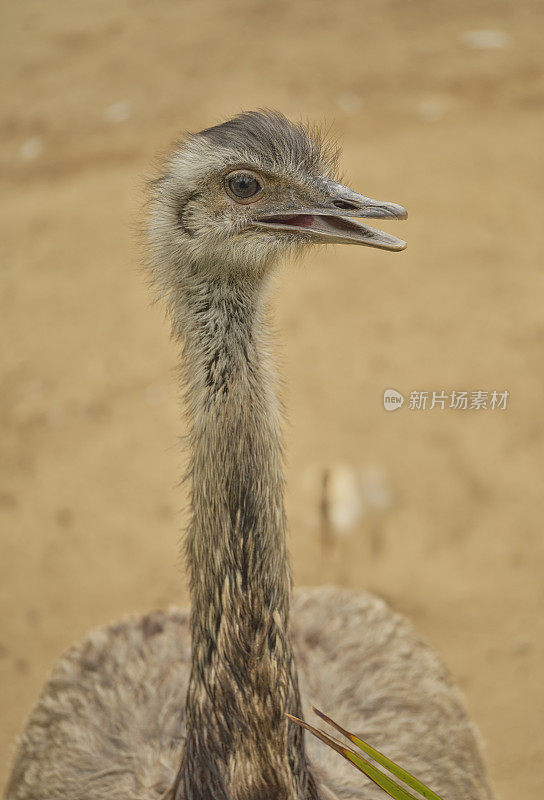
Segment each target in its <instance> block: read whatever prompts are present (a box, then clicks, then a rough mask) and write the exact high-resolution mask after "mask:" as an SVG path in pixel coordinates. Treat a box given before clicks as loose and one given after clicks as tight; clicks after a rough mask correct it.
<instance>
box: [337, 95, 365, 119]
mask: <svg viewBox="0 0 544 800" xmlns="http://www.w3.org/2000/svg"><path fill="white" fill-rule="evenodd" d="M336 105H337V106H338V108H339V109H340V111H343V112H344V114H355V113H356V112H357V111H359V110H360V109H361V108H362V107H363V106H364V100H363V98H362V97H359V95H358V94H356V93H355V92H342V94H340V95H338V97H337V98H336Z"/></svg>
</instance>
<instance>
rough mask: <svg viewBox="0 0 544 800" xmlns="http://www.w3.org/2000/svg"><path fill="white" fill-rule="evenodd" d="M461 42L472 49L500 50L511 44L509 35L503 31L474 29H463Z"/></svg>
mask: <svg viewBox="0 0 544 800" xmlns="http://www.w3.org/2000/svg"><path fill="white" fill-rule="evenodd" d="M460 39H461V42H462V43H463V44H464V45H466V46H467V47H472V48H473V49H474V50H502V49H504V48H505V47H509V46H510V44H511V39H510V36H509V35H508V34H507V33H506V32H505V31H499V30H492V29H491V28H490V29H489V30H475V31H465V32H464V33H462V34H461V36H460Z"/></svg>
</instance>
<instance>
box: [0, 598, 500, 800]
mask: <svg viewBox="0 0 544 800" xmlns="http://www.w3.org/2000/svg"><path fill="white" fill-rule="evenodd" d="M292 629H293V642H294V649H295V655H296V658H297V662H298V670H299V679H300V684H301V690H302V698H303V706H304V711H305V713H306V715H307V717H308V718H309V717H311V706H312V705H316V706H317V707H319V708H321V709H322V710H323V711H325V712H326V713H329V714H332V715H334V717H335V719H338V720H339V721H341V723H342V724H343V725H344V726H346V727H347V728H348V729H350V730H353V731H355V732H357V733H359V734H360V735H361V736H362V737H363V738H365V739H366V740H368V741H369V742H370V743H371V744H373V745H375V746H377V747H378V748H379V749H382V750H383V751H385V752H386V753H387V754H388V755H389V756H390V757H391V758H393V759H394V760H396V761H398V762H399V763H401V764H402V765H403V766H405V767H407V768H408V769H409V770H410V771H412V772H413V773H414V774H416V775H417V776H418V777H420V778H421V779H422V780H424V781H425V782H426V783H427V784H428V785H430V786H431V787H432V788H433V789H435V790H436V791H437V792H438V793H439V794H441V796H442V797H444V798H445V800H450V798H454V799H455V800H489V798H491V797H492V794H491V790H490V788H489V785H488V783H487V780H486V778H485V771H484V768H483V765H482V761H481V757H480V754H479V748H478V744H477V741H476V735H475V732H474V730H473V727H472V725H471V723H470V721H469V719H468V717H467V715H466V712H465V710H464V707H463V703H462V700H461V699H460V697H459V694H458V692H457V690H456V689H455V687H454V686H453V685H452V682H451V679H450V677H449V675H448V674H447V672H446V670H445V668H444V666H443V665H442V664H441V662H440V660H439V659H438V657H437V656H436V655H435V653H434V652H433V651H432V650H431V649H430V648H429V647H428V646H427V645H425V644H424V643H423V642H422V641H421V640H420V639H419V638H418V637H417V635H416V634H415V632H414V630H413V628H412V626H411V625H410V624H409V623H408V622H407V621H406V620H405V619H404V618H402V617H401V616H400V615H398V614H396V613H394V612H393V611H391V610H390V609H389V608H388V607H387V606H386V605H385V603H384V602H383V601H381V600H379V599H378V598H376V597H373V596H371V595H368V594H354V593H350V592H347V591H341V590H338V589H333V588H319V589H312V590H309V591H306V592H303V593H300V594H298V595H295V599H294V602H293V607H292ZM189 669H190V632H189V615H188V613H187V612H185V611H179V610H176V609H172V610H170V611H168V612H164V613H163V612H154V613H152V614H149V615H148V616H145V617H140V618H133V619H127V620H125V621H122V622H120V623H118V624H116V625H113V626H111V627H108V628H102V629H100V630H98V631H96V632H95V633H94V634H92V635H91V636H90V637H89V638H88V639H87V640H86V641H85V642H83V643H82V644H81V645H78V646H76V647H74V648H72V649H71V650H70V651H69V652H68V653H67V654H66V655H65V657H64V658H63V659H62V660H61V661H60V662H59V664H58V665H57V667H56V668H55V671H54V673H53V675H52V677H51V679H50V680H49V682H48V684H47V685H46V686H45V688H44V691H43V693H42V696H41V698H40V700H39V702H38V705H37V707H36V708H35V710H34V712H33V714H32V716H31V718H30V721H29V723H28V725H27V728H26V731H25V733H24V735H23V737H22V740H21V742H20V745H19V750H18V754H17V758H16V762H15V766H14V770H13V774H12V778H11V783H10V786H9V788H8V792H7V798H8V800H74V798H81V800H104V799H105V798H107V800H127V798H131V800H158V798H160V797H161V796H162V795H163V793H165V792H167V791H168V790H169V788H170V787H171V785H172V782H173V780H174V777H175V774H176V771H177V768H178V765H179V759H180V755H181V750H182V743H183V739H184V736H185V717H184V713H183V708H184V699H185V693H186V690H187V683H188V679H189ZM307 749H308V751H309V757H310V763H311V765H312V767H313V769H314V772H315V774H316V777H317V779H318V785H319V786H320V787H323V786H324V787H326V788H325V789H324V791H323V798H330V794H328V793H327V789H328V790H329V791H330V792H333V794H334V795H336V796H337V797H338V798H341V799H342V800H343V798H346V799H347V798H354V800H355V799H356V798H361V800H363V799H364V800H383V798H384V794H383V792H382V790H381V789H378V788H377V787H375V786H374V785H373V784H371V783H370V782H368V781H365V779H364V778H363V777H362V776H361V774H360V773H358V772H357V771H356V770H354V769H353V768H352V767H351V766H350V765H348V764H346V763H345V762H343V761H342V759H340V758H339V757H338V755H337V754H336V753H334V752H333V751H328V750H327V749H326V748H324V747H323V746H322V745H321V744H320V743H319V742H317V741H314V740H313V738H312V737H308V741H307ZM75 764H77V768H76V767H74V765H75Z"/></svg>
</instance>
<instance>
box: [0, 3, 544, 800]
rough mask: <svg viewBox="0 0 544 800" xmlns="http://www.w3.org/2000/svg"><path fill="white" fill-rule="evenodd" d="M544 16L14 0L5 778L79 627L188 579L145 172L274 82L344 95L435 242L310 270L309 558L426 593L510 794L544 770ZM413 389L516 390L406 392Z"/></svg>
mask: <svg viewBox="0 0 544 800" xmlns="http://www.w3.org/2000/svg"><path fill="white" fill-rule="evenodd" d="M543 24H544V6H543V4H542V3H536V2H535V3H530V2H513V0H512V1H511V2H502V3H496V2H481V0H476V2H475V0H470V1H469V0H458V2H456V3H445V2H442V1H440V0H435V2H433V3H430V2H423V0H418V1H417V2H412V3H405V2H401V0H365V2H341V1H339V0H336V2H332V1H331V0H327V2H319V0H317V1H316V2H311V0H297V2H296V3H287V2H282V1H281V0H272V2H271V1H270V0H268V2H262V3H261V2H223V3H221V2H219V0H215V2H212V1H211V0H199V2H177V3H176V2H173V0H160V2H154V3H153V4H150V3H145V2H143V0H118V1H117V2H116V3H111V2H109V1H108V2H106V0H92V2H90V3H73V2H72V3H71V2H66V0H64V1H63V0H49V2H48V3H47V4H44V3H42V2H39V1H38V0H34V1H32V0H24V1H23V0H21V1H20V2H18V3H11V4H6V5H5V7H4V9H3V25H2V27H3V33H2V37H3V42H2V47H1V62H2V68H1V71H0V76H1V77H0V80H1V82H2V95H3V99H2V111H1V137H2V147H1V152H0V159H1V161H2V167H3V174H4V178H3V181H4V184H5V185H4V192H3V201H4V202H3V209H2V215H1V222H2V226H3V235H2V244H1V248H2V250H1V252H2V281H1V291H2V294H1V311H0V326H1V330H0V342H1V344H0V346H1V349H2V356H1V385H2V388H1V393H0V413H1V431H0V435H1V454H2V464H1V490H0V514H1V517H0V519H1V531H2V532H1V544H2V557H1V560H0V601H1V633H0V706H1V710H0V718H1V719H2V730H1V737H0V753H1V754H2V755H1V757H0V761H1V767H0V780H2V779H4V778H5V777H6V775H7V768H8V761H9V758H10V757H11V748H12V746H13V742H14V739H15V736H16V734H17V733H18V732H19V731H20V730H21V728H22V726H23V724H24V720H25V716H26V714H27V713H28V711H29V709H30V708H31V706H32V704H33V702H34V700H35V698H36V696H37V693H38V691H39V689H40V686H41V685H42V683H43V681H44V679H45V677H46V675H47V673H48V670H49V669H50V668H51V666H52V665H53V663H54V662H55V659H56V658H57V657H58V656H59V654H60V653H61V652H62V651H63V650H64V649H65V648H66V647H67V646H68V645H69V644H70V643H71V642H73V641H74V640H77V639H80V638H81V637H83V636H84V635H85V633H86V632H87V631H88V630H89V629H90V628H93V627H94V626H97V625H100V624H102V623H105V622H108V621H109V620H112V619H115V618H116V617H119V616H122V615H123V614H125V613H127V612H136V611H144V610H147V609H150V608H153V607H157V606H159V607H165V606H168V605H169V604H172V603H177V604H184V603H186V602H187V590H186V587H185V582H184V577H183V573H182V570H181V569H180V567H179V564H178V563H177V560H176V553H177V552H178V540H179V536H180V530H181V528H182V526H183V521H184V510H183V507H184V497H183V494H182V491H181V489H180V488H178V487H177V485H176V484H177V480H178V478H179V476H180V475H181V469H182V462H183V456H182V453H181V450H180V448H179V446H178V445H176V441H177V437H178V436H179V435H180V434H182V433H183V422H182V421H181V420H180V415H179V410H178V405H177V399H176V393H177V387H176V383H175V377H174V365H175V362H176V352H175V349H174V347H173V346H172V345H171V344H169V342H168V328H167V325H166V323H165V321H164V319H163V314H162V310H161V309H160V308H158V307H153V306H150V298H149V293H148V291H147V289H146V287H145V284H144V281H143V279H142V277H141V275H140V274H139V272H138V264H139V258H140V255H139V251H138V245H137V237H136V235H135V230H136V228H137V225H138V220H139V219H141V205H142V186H143V181H144V178H145V176H147V175H149V174H150V173H151V172H152V166H151V165H152V161H153V157H154V155H155V154H156V152H157V151H158V150H160V149H163V148H164V147H165V146H167V145H168V142H169V141H171V140H172V139H173V138H174V137H175V136H176V135H177V134H178V132H179V131H181V130H183V129H200V128H201V127H204V126H208V125H210V124H212V123H214V122H216V121H219V120H221V119H222V118H224V117H226V116H229V115H231V114H232V113H233V112H235V111H237V110H240V109H244V108H251V107H258V106H270V107H277V108H279V109H281V110H283V111H284V112H285V113H286V114H288V115H292V116H300V115H304V116H306V117H308V118H310V119H312V120H314V121H321V120H327V121H328V122H329V123H330V124H331V125H332V128H333V131H334V132H335V133H336V134H337V135H338V136H340V137H341V138H342V139H343V141H344V158H343V166H344V168H345V171H346V176H347V178H348V179H349V181H350V182H351V183H352V185H353V186H354V188H357V189H359V190H360V191H362V192H364V193H366V194H369V195H371V196H375V197H385V198H386V199H391V200H395V201H398V202H401V203H403V204H404V205H406V206H407V207H408V209H409V211H410V221H409V222H408V223H405V224H404V227H403V228H402V230H401V231H400V230H398V229H395V232H399V233H401V235H405V236H406V238H407V239H408V240H409V249H408V250H407V251H406V253H403V254H400V255H397V254H386V253H383V252H380V251H375V250H362V249H359V248H353V249H349V248H344V249H342V248H336V249H334V248H331V249H327V250H323V251H320V252H315V253H313V254H312V255H311V256H310V257H309V258H308V259H307V260H306V262H305V264H304V266H303V267H302V268H300V267H296V268H288V269H286V270H285V271H284V272H283V274H282V275H281V278H280V281H279V285H278V292H277V300H276V306H277V309H276V316H277V320H278V328H279V330H280V335H279V339H280V349H281V361H282V364H283V372H284V375H285V379H286V392H285V394H286V402H287V405H288V407H289V409H290V423H289V426H288V429H287V442H288V457H289V464H288V483H289V492H288V511H289V515H290V521H291V526H290V527H291V534H290V535H291V550H292V555H293V562H294V573H295V579H296V583H297V584H298V585H302V584H312V585H313V584H320V583H331V582H332V583H340V584H343V585H346V586H351V587H365V588H369V589H371V590H373V591H376V592H378V593H380V594H382V595H384V596H386V597H387V598H388V599H389V600H390V602H391V603H392V604H393V605H394V606H395V607H397V608H399V609H401V610H402V611H404V612H405V613H406V614H408V615H409V616H410V617H411V618H412V619H413V620H414V621H415V623H416V624H417V626H418V627H419V629H420V630H421V631H422V632H423V634H424V635H425V636H426V637H427V638H428V639H429V640H430V641H431V642H432V644H433V645H434V646H435V647H436V648H437V649H438V651H439V652H440V653H441V654H442V656H443V658H444V660H445V661H446V663H447V664H448V666H449V668H450V669H451V671H452V672H453V674H454V675H455V677H456V679H457V680H458V682H459V683H460V685H461V687H462V689H463V691H464V693H465V695H466V698H467V703H468V706H469V708H470V711H471V713H472V715H473V717H474V719H475V720H476V721H477V723H478V725H479V727H480V729H481V731H482V735H483V739H484V741H485V744H486V754H487V759H488V762H489V765H490V769H491V772H492V775H493V778H494V780H495V783H496V786H497V789H498V790H499V792H500V794H501V796H502V797H503V798H521V797H536V796H537V795H539V790H540V792H542V790H544V737H543V724H542V710H543V708H544V687H543V681H542V675H543V674H544V673H543V663H544V658H543V656H544V638H543V628H544V614H543V611H544V583H543V579H542V576H543V567H544V542H543V537H542V519H543V510H544V509H543V501H542V498H543V492H542V467H543V464H542V446H543V442H542V440H543V434H544V421H543V417H542V396H543V388H544V387H543V383H544V379H543V369H542V364H543V358H544V352H543V350H544V347H543V340H544V312H543V309H542V290H543V288H544V286H543V284H544V276H543V273H542V268H541V263H540V261H539V259H538V256H537V251H538V249H539V243H538V242H537V239H538V238H539V235H541V231H542V226H541V223H540V221H539V215H540V214H541V212H542V192H543V189H544V185H543V177H542V169H541V166H542V122H543V120H542V102H543V99H544V81H543V66H544V49H543V45H542V30H543ZM475 30H476V31H479V30H494V31H498V32H499V33H495V34H491V35H489V34H488V35H487V39H486V37H485V36H484V37H483V40H482V37H481V36H480V38H478V37H475V38H474V37H472V38H471V37H470V36H467V35H466V33H467V31H475ZM501 32H502V33H501ZM482 45H485V46H483V47H482ZM489 45H491V46H489ZM391 230H392V228H391ZM540 251H542V240H540ZM387 387H394V388H396V389H398V390H400V391H402V392H403V393H405V394H406V395H408V394H409V393H410V391H412V390H428V391H433V390H442V389H446V390H448V391H451V390H469V391H475V390H493V389H497V390H504V389H506V390H508V391H509V392H510V398H509V405H508V408H507V410H506V411H498V410H496V411H490V410H482V411H464V412H463V411H453V410H443V411H441V410H437V409H435V410H433V411H429V410H426V411H414V410H409V408H407V406H406V405H405V406H404V408H403V409H401V410H400V411H397V412H395V413H394V414H391V413H386V412H385V411H384V410H383V407H382V402H381V398H382V393H383V390H384V389H385V388H387ZM342 464H343V465H347V467H349V468H350V469H351V470H352V471H353V473H354V474H357V475H359V474H363V481H362V483H363V488H364V487H365V486H366V489H364V491H366V492H367V494H368V495H369V497H370V500H368V498H367V504H366V513H365V514H364V515H363V517H362V519H360V521H359V522H357V524H356V525H355V527H354V528H353V529H352V530H351V532H349V533H348V534H347V535H344V536H342V537H339V536H334V535H333V536H332V537H330V538H331V541H330V542H329V544H328V546H327V548H325V547H324V545H323V537H322V534H321V533H320V530H319V525H318V524H317V523H316V520H317V519H318V511H319V498H317V499H316V496H315V491H314V489H315V486H314V484H315V480H316V477H315V476H318V477H317V480H318V481H319V480H320V477H319V476H322V475H323V472H324V471H326V470H329V472H330V471H331V470H332V474H333V475H334V474H337V467H336V465H342ZM335 470H336V472H335ZM365 476H366V477H365ZM369 476H370V477H369ZM376 476H377V477H376ZM376 481H378V484H379V486H378V489H376V488H375V487H374V489H372V485H371V484H373V483H374V484H375V483H376ZM369 486H370V489H369ZM312 487H313V488H312ZM372 498H374V500H372ZM376 498H378V499H377V500H376ZM380 498H381V499H380ZM382 500H383V502H381V501H382ZM371 501H372V502H374V501H375V502H374V506H372V502H371ZM378 506H380V507H378Z"/></svg>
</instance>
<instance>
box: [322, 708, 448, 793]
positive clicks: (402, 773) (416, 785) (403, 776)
mask: <svg viewBox="0 0 544 800" xmlns="http://www.w3.org/2000/svg"><path fill="white" fill-rule="evenodd" d="M314 711H315V713H316V714H317V716H318V717H321V719H322V720H324V721H325V722H328V723H329V725H331V726H332V727H333V728H335V729H336V730H337V731H338V732H339V733H341V734H342V735H343V736H345V737H346V739H349V740H350V741H351V742H353V744H354V745H356V746H357V747H358V748H359V749H360V750H362V751H363V752H364V753H366V754H367V755H368V756H370V757H371V758H373V759H374V761H377V762H378V764H380V765H381V766H382V767H385V769H386V770H388V772H391V774H392V775H394V776H395V777H396V778H398V779H399V780H401V781H404V783H405V784H406V785H407V786H409V787H410V788H411V789H415V791H416V792H419V794H421V795H422V796H423V797H424V798H425V800H442V798H441V797H440V796H439V795H437V794H436V792H433V791H432V789H429V787H428V786H425V784H424V783H421V781H420V780H418V779H417V778H415V777H414V776H413V775H411V774H410V773H409V772H407V771H406V770H405V769H403V768H402V767H400V766H399V765H398V764H396V763H395V762H394V761H391V759H390V758H387V756H384V754H383V753H380V751H379V750H376V749H375V748H374V747H372V746H371V745H369V744H367V743H366V742H364V741H363V740H362V739H359V737H358V736H355V734H353V733H350V732H349V731H347V730H345V729H344V728H342V727H341V726H340V725H338V724H337V723H336V722H334V721H333V720H332V719H331V718H330V717H328V716H327V715H326V714H324V713H323V712H322V711H319V709H317V708H314Z"/></svg>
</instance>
